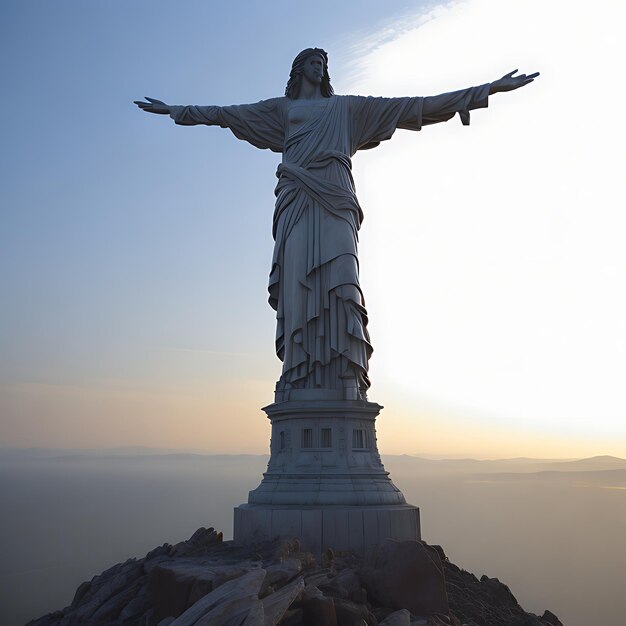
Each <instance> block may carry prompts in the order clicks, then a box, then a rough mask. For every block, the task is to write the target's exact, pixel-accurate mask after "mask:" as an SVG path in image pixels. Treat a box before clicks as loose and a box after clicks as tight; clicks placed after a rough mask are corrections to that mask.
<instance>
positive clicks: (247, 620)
mask: <svg viewBox="0 0 626 626" xmlns="http://www.w3.org/2000/svg"><path fill="white" fill-rule="evenodd" d="M322 564H323V565H322ZM322 564H317V563H316V562H315V559H313V558H312V556H311V554H310V553H306V552H302V546H301V545H300V544H299V542H298V541H297V540H288V541H286V540H276V541H272V542H266V543H259V544H256V545H254V546H236V545H234V544H233V543H232V542H223V541H222V536H221V533H218V532H216V531H215V530H214V529H212V528H209V529H205V528H201V529H198V531H196V532H195V533H194V535H193V536H192V537H191V538H190V539H188V540H187V541H182V542H179V543H177V544H175V545H169V544H164V545H162V546H160V547H158V548H156V549H154V550H152V551H151V552H149V553H148V554H147V555H146V557H145V558H144V559H142V560H140V561H136V560H135V559H130V560H128V561H126V562H125V563H118V564H117V565H114V566H113V567H110V568H109V569H107V570H106V571H104V572H103V573H102V574H100V575H99V576H95V577H94V578H92V579H91V580H90V581H88V582H85V583H82V584H81V585H80V586H79V588H78V589H77V591H76V593H75V595H74V599H73V600H72V604H71V605H70V606H68V607H66V608H65V609H63V610H62V611H55V612H53V613H50V614H48V615H46V616H43V617H41V618H39V619H38V620H34V621H31V622H29V626H77V625H78V624H93V625H94V626H95V625H96V624H102V625H104V624H117V625H120V626H121V625H122V624H128V625H129V626H130V625H131V624H132V625H134V626H140V625H141V626H164V625H165V624H168V623H169V624H175V625H176V626H178V625H180V624H192V623H193V624H198V625H201V624H204V625H209V624H210V625H211V626H213V625H215V626H217V625H219V626H226V625H230V624H233V625H235V624H236V625H237V626H240V625H242V626H266V624H268V625H269V624H273V625H276V623H279V624H280V626H375V625H376V624H377V623H381V624H382V625H385V624H386V625H387V626H390V624H393V623H394V622H397V621H400V623H402V624H406V620H405V619H404V617H405V615H406V613H405V611H402V609H406V610H408V611H411V613H412V614H411V615H409V617H410V620H409V624H410V625H411V626H504V625H506V626H563V625H562V623H561V622H560V621H559V620H558V618H557V617H556V616H555V615H554V614H553V613H551V612H550V611H546V612H545V613H544V614H543V616H542V617H538V616H536V615H532V614H530V613H526V612H525V611H524V610H523V609H522V608H521V607H520V606H519V604H518V603H517V601H516V599H515V596H514V595H513V594H512V593H511V590H510V589H509V588H508V587H507V586H506V585H505V584H503V583H502V582H500V581H499V580H498V579H497V578H489V577H487V576H483V577H482V578H481V580H479V579H478V578H476V576H474V575H473V574H471V573H469V572H466V571H464V570H462V569H460V568H459V567H457V566H456V565H454V564H453V563H450V561H449V560H448V559H447V557H446V556H445V553H444V551H443V549H442V548H441V547H439V546H435V547H429V546H427V545H425V544H422V543H421V542H386V543H385V544H383V546H381V547H380V548H379V549H378V550H376V551H374V552H373V553H372V554H371V555H370V556H369V557H368V558H367V559H366V560H365V561H364V559H363V557H362V556H361V555H359V554H356V553H350V552H340V553H336V554H335V553H330V552H329V553H328V554H327V555H326V556H325V557H324V558H323V560H322ZM442 569H443V572H444V573H445V576H443V575H442ZM264 571H265V573H264ZM444 579H445V588H446V590H447V598H448V603H449V607H450V611H449V612H448V611H446V604H445V596H443V599H442V590H441V585H439V586H438V585H437V581H439V583H441V581H442V580H444ZM362 586H365V587H366V588H367V589H368V591H366V590H365V589H363V587H362ZM149 592H150V593H149ZM427 600H428V601H427ZM402 604H404V605H402ZM377 620H378V621H377Z"/></svg>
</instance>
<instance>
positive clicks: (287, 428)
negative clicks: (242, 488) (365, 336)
mask: <svg viewBox="0 0 626 626" xmlns="http://www.w3.org/2000/svg"><path fill="white" fill-rule="evenodd" d="M303 395H304V397H302V399H296V400H294V399H290V400H287V401H284V402H276V403H274V404H271V405H269V406H267V407H265V408H264V409H263V410H264V411H265V412H266V413H267V416H268V418H269V419H270V421H271V423H272V435H271V441H270V452H271V456H270V460H269V463H268V467H267V472H265V473H264V475H263V480H262V481H261V484H260V485H259V486H258V487H257V488H256V489H254V490H253V491H251V492H250V494H249V498H248V503H247V504H242V505H240V506H239V507H237V508H236V509H235V520H234V521H235V524H234V539H235V542H236V543H239V544H243V545H245V544H251V543H256V542H259V541H264V540H271V539H275V538H276V537H300V538H301V539H302V540H303V542H304V547H305V548H306V549H308V550H311V551H313V552H315V553H320V552H321V551H323V550H325V549H326V548H333V549H335V550H355V551H363V550H365V549H367V548H369V547H371V546H374V545H377V544H378V543H380V542H382V541H383V540H384V539H386V538H392V539H414V540H415V539H420V526H419V509H417V508H416V507H414V506H411V505H408V504H407V503H406V501H405V499H404V496H403V495H402V493H401V492H400V490H399V489H398V488H397V487H396V486H395V485H394V484H393V483H392V482H391V479H390V478H389V472H387V471H385V468H384V467H383V464H382V462H381V459H380V455H379V453H378V447H377V443H376V429H375V420H376V416H377V415H378V413H379V412H380V410H381V409H382V408H383V407H382V406H380V405H379V404H376V403H374V402H366V401H362V400H341V399H333V400H329V399H316V398H315V397H314V396H312V394H309V395H308V396H306V395H305V394H303Z"/></svg>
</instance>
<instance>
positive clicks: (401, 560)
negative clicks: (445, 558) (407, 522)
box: [361, 539, 448, 615]
mask: <svg viewBox="0 0 626 626" xmlns="http://www.w3.org/2000/svg"><path fill="white" fill-rule="evenodd" d="M361 581H362V582H363V586H364V587H365V589H366V590H367V593H368V595H369V597H370V598H372V599H374V600H375V601H376V602H377V603H379V604H381V605H382V606H388V607H392V608H396V609H408V610H409V611H410V612H411V613H413V614H415V615H431V614H434V613H442V614H447V613H448V598H447V595H446V587H445V578H444V572H443V565H442V563H441V559H440V557H439V554H438V552H437V551H436V550H434V549H432V548H430V546H427V545H426V544H423V543H421V542H419V541H394V540H391V539H387V540H386V541H385V542H384V543H383V544H382V545H381V546H379V547H378V548H376V549H374V551H373V552H372V553H371V554H370V556H369V558H368V559H367V562H366V565H365V566H364V567H363V569H362V570H361Z"/></svg>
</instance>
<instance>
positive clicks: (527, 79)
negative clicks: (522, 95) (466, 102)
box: [489, 70, 539, 95]
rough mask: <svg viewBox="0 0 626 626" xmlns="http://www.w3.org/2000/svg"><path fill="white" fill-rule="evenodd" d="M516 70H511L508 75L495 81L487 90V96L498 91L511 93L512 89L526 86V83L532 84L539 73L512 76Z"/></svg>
mask: <svg viewBox="0 0 626 626" xmlns="http://www.w3.org/2000/svg"><path fill="white" fill-rule="evenodd" d="M515 72H517V70H513V71H512V72H509V73H508V74H505V75H504V76H503V77H502V78H499V79H498V80H495V81H494V82H493V83H491V86H490V88H489V94H490V95H491V94H494V93H498V92H499V91H513V90H514V89H519V88H520V87H523V86H524V85H528V83H532V82H533V80H535V78H537V76H539V72H535V73H534V74H520V75H519V76H513V74H515Z"/></svg>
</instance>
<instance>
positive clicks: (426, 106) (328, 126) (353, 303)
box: [170, 85, 489, 399]
mask: <svg viewBox="0 0 626 626" xmlns="http://www.w3.org/2000/svg"><path fill="white" fill-rule="evenodd" d="M488 93H489V85H482V86H481V87H470V88H469V89H464V90H460V91H455V92H451V93H447V94H441V95H439V96H432V97H425V98H422V97H407V98H374V97H362V96H338V95H334V96H331V97H330V98H324V99H323V102H322V101H320V100H317V101H315V104H316V106H315V107H314V108H312V109H311V111H313V113H312V114H310V115H308V116H304V120H301V121H296V122H295V123H294V116H293V115H290V113H291V112H292V111H293V107H295V106H306V101H302V102H300V101H298V100H290V99H288V98H286V97H282V98H273V99H270V100H264V101H261V102H258V103H255V104H245V105H233V106H173V107H170V111H171V113H170V115H171V117H172V118H173V119H174V121H175V122H176V123H177V124H181V125H195V124H207V125H217V126H221V127H222V128H229V129H230V130H231V131H232V132H233V134H234V135H235V136H236V137H237V138H239V139H243V140H245V141H247V142H249V143H251V144H252V145H253V146H256V147H257V148H266V149H270V150H272V151H274V152H279V153H282V155H283V156H282V163H281V164H280V165H279V166H278V170H277V173H276V175H277V177H278V184H277V186H276V190H275V195H276V206H275V211H274V220H273V235H274V240H275V246H274V254H273V258H272V266H271V271H270V278H269V286H268V290H269V302H270V305H271V306H272V308H273V309H275V311H276V354H277V355H278V357H279V358H280V359H281V360H282V362H283V370H282V374H281V378H280V380H279V381H278V384H277V391H287V392H288V391H289V390H290V389H312V388H317V389H326V390H329V389H335V390H336V389H344V390H347V389H351V390H352V392H351V393H353V395H352V396H349V395H346V396H345V397H348V398H349V399H358V398H362V399H365V397H366V396H365V394H366V391H367V389H368V388H369V386H370V382H369V378H368V375H367V371H368V361H369V358H370V356H371V353H372V346H371V344H370V338H369V334H368V331H367V311H366V309H365V300H364V298H363V294H362V293H361V289H360V286H359V263H358V254H357V247H358V231H359V228H360V226H361V222H362V220H363V212H362V210H361V207H360V205H359V202H358V199H357V197H356V193H355V187H354V181H353V178H352V171H351V170H352V163H351V157H352V156H353V155H354V154H355V153H356V152H357V151H358V150H363V149H368V148H373V147H375V146H377V145H378V144H379V143H380V142H381V141H384V140H386V139H390V138H391V137H392V135H393V134H394V132H395V130H396V129H397V128H403V129H408V130H420V129H421V128H422V126H425V125H427V124H433V123H436V122H443V121H446V120H449V119H451V118H452V117H453V116H454V114H455V113H457V112H458V113H459V114H460V117H461V121H462V122H463V124H469V111H470V110H471V109H475V108H480V107H485V106H487V99H488ZM308 102H311V101H308ZM287 397H288V394H287Z"/></svg>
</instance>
